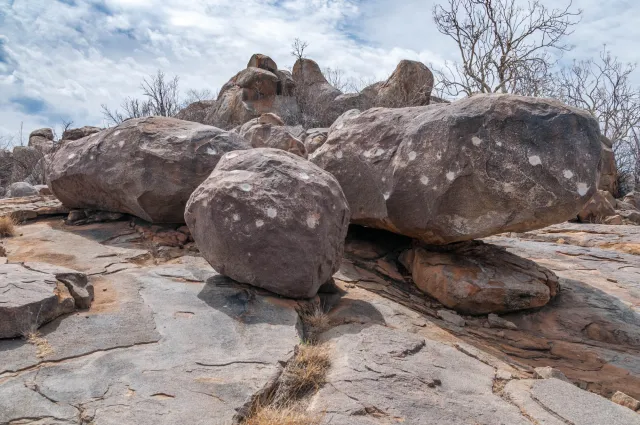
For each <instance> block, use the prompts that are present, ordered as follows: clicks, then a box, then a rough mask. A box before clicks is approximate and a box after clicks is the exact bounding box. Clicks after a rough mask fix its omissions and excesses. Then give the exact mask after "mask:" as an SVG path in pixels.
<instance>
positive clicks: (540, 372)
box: [533, 366, 570, 382]
mask: <svg viewBox="0 0 640 425" xmlns="http://www.w3.org/2000/svg"><path fill="white" fill-rule="evenodd" d="M533 375H534V376H535V377H536V379H550V378H555V379H560V380H561V381H565V382H570V381H569V379H567V377H566V376H565V374H564V373H562V372H560V371H559V370H558V369H554V368H552V367H551V366H546V367H537V368H535V369H534V374H533Z"/></svg>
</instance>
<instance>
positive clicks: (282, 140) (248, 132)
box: [239, 114, 307, 158]
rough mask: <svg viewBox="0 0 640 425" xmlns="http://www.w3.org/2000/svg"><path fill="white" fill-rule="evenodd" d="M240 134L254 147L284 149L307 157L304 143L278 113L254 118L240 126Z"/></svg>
mask: <svg viewBox="0 0 640 425" xmlns="http://www.w3.org/2000/svg"><path fill="white" fill-rule="evenodd" d="M239 134H240V135H241V136H242V137H244V138H245V139H246V140H247V141H248V142H249V143H250V144H251V146H252V147H254V148H274V149H282V150H283V151H287V152H290V153H292V154H294V155H298V156H301V157H303V158H306V157H307V150H306V148H305V146H304V143H302V142H301V141H300V140H299V139H297V138H295V137H294V136H293V135H292V134H291V133H290V132H289V131H288V130H287V128H286V127H284V126H283V122H282V120H280V117H278V116H277V115H274V114H263V115H261V116H260V118H254V119H252V120H251V121H249V122H247V123H245V124H244V125H243V126H242V127H241V128H240V130H239Z"/></svg>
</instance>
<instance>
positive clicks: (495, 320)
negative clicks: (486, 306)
mask: <svg viewBox="0 0 640 425" xmlns="http://www.w3.org/2000/svg"><path fill="white" fill-rule="evenodd" d="M487 321H488V322H489V327H491V328H498V329H513V330H516V329H518V326H516V324H515V323H513V322H510V321H508V320H506V319H503V318H502V317H500V316H498V315H497V314H494V313H491V314H489V316H487Z"/></svg>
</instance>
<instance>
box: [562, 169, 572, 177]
mask: <svg viewBox="0 0 640 425" xmlns="http://www.w3.org/2000/svg"><path fill="white" fill-rule="evenodd" d="M562 175H564V178H565V179H570V178H572V177H573V172H572V171H571V170H564V171H563V172H562Z"/></svg>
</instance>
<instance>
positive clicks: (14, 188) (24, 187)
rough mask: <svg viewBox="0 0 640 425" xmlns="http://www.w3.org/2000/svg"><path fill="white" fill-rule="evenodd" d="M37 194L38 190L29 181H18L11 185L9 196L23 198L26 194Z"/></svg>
mask: <svg viewBox="0 0 640 425" xmlns="http://www.w3.org/2000/svg"><path fill="white" fill-rule="evenodd" d="M37 194H38V190H37V189H36V188H35V187H33V186H31V185H30V184H29V183H25V182H17V183H13V184H12V185H11V186H9V190H8V191H7V198H21V197H24V196H35V195H37Z"/></svg>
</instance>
